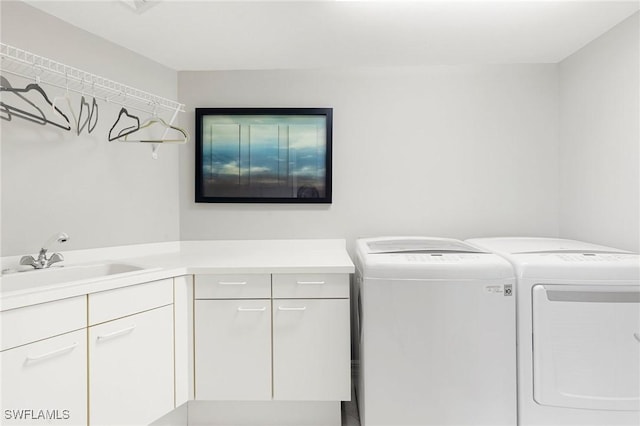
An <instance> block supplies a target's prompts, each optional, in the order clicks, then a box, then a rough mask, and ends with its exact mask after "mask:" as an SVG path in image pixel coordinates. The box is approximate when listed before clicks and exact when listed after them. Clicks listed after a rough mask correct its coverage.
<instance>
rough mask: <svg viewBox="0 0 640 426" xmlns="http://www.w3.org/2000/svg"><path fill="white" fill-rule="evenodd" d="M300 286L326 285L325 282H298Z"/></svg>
mask: <svg viewBox="0 0 640 426" xmlns="http://www.w3.org/2000/svg"><path fill="white" fill-rule="evenodd" d="M296 283H297V284H300V285H322V284H326V283H325V282H324V281H296Z"/></svg>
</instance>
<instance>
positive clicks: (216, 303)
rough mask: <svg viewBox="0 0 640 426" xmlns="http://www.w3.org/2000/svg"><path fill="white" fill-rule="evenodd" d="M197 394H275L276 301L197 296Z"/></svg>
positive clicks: (231, 397)
mask: <svg viewBox="0 0 640 426" xmlns="http://www.w3.org/2000/svg"><path fill="white" fill-rule="evenodd" d="M195 321H196V327H195V330H196V331H195V332H196V337H195V342H196V351H195V356H196V359H195V365H196V369H197V373H196V380H195V383H196V392H195V395H196V398H197V399H200V400H237V401H242V400H269V399H271V300H269V299H263V300H251V299H247V300H196V302H195Z"/></svg>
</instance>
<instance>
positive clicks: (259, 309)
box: [238, 306, 267, 312]
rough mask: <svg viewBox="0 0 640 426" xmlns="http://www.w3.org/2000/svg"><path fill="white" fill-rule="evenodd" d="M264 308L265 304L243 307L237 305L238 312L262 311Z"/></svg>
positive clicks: (265, 308)
mask: <svg viewBox="0 0 640 426" xmlns="http://www.w3.org/2000/svg"><path fill="white" fill-rule="evenodd" d="M266 310H267V307H266V306H263V307H261V308H243V307H242V306H238V312H264V311H266Z"/></svg>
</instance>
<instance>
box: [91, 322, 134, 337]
mask: <svg viewBox="0 0 640 426" xmlns="http://www.w3.org/2000/svg"><path fill="white" fill-rule="evenodd" d="M135 328H136V326H135V325H132V326H131V327H127V328H123V329H122V330H118V331H114V332H112V333H107V334H102V335H100V336H98V340H106V339H111V338H112V337H118V336H121V335H123V334H126V333H130V332H132V331H133V330H134V329H135Z"/></svg>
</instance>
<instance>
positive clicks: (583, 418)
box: [467, 238, 640, 426]
mask: <svg viewBox="0 0 640 426" xmlns="http://www.w3.org/2000/svg"><path fill="white" fill-rule="evenodd" d="M467 242H469V243H470V244H473V245H475V246H476V247H480V248H484V249H487V250H491V251H493V252H495V253H500V254H501V255H503V256H504V257H505V258H506V259H508V260H509V261H510V262H511V263H512V264H513V265H514V268H515V270H516V275H517V280H518V283H517V290H516V294H517V297H516V299H517V318H518V424H519V425H522V426H525V425H553V426H564V425H599V426H605V425H606V426H618V425H634V426H638V425H640V284H639V281H638V279H639V277H640V259H639V257H638V255H637V254H633V253H629V252H625V251H622V250H617V249H613V248H610V247H603V246H597V245H593V244H587V243H582V242H579V241H573V240H562V239H548V238H478V239H470V240H467Z"/></svg>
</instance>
